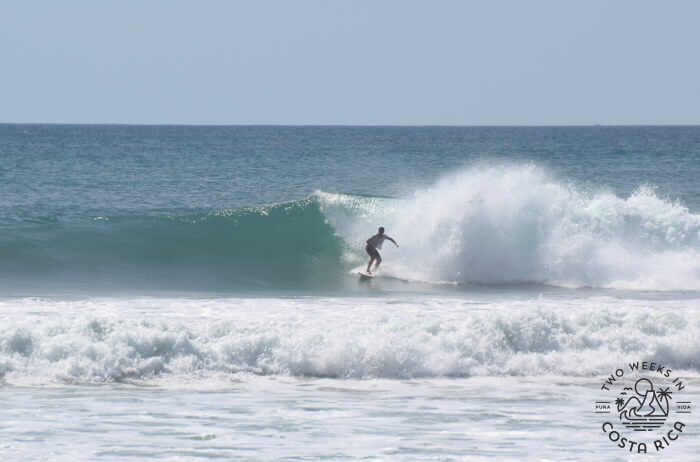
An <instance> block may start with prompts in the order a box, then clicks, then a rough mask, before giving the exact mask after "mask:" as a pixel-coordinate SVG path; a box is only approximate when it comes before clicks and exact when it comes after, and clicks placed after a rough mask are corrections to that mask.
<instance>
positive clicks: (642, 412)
mask: <svg viewBox="0 0 700 462" xmlns="http://www.w3.org/2000/svg"><path fill="white" fill-rule="evenodd" d="M628 392H629V393H630V394H631V393H632V392H634V394H633V395H632V396H629V397H627V396H626V395H627V394H628ZM625 398H626V399H625ZM669 398H671V399H673V398H672V397H671V391H669V389H668V388H660V389H654V384H653V383H651V380H649V379H645V378H642V379H639V380H637V381H636V382H635V384H634V388H630V387H625V388H624V389H623V390H622V392H621V393H620V397H618V398H617V399H616V400H615V404H617V410H618V412H619V413H620V420H621V421H622V424H623V425H624V426H625V427H627V428H631V429H633V430H635V431H651V430H653V429H655V428H659V427H661V426H662V425H663V424H664V423H665V422H666V419H667V418H668V409H669V404H668V400H669Z"/></svg>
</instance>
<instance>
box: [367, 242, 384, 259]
mask: <svg viewBox="0 0 700 462" xmlns="http://www.w3.org/2000/svg"><path fill="white" fill-rule="evenodd" d="M365 250H366V251H367V253H368V254H369V256H370V257H372V258H378V259H380V260H381V259H382V257H381V255H379V251H378V250H377V249H376V248H375V247H372V246H371V245H369V244H367V247H365Z"/></svg>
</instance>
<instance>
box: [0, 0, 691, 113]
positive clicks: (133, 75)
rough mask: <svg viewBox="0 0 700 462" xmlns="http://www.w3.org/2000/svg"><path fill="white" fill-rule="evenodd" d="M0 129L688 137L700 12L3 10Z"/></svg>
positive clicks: (660, 8)
mask: <svg viewBox="0 0 700 462" xmlns="http://www.w3.org/2000/svg"><path fill="white" fill-rule="evenodd" d="M0 122H52V123H133V124H138V123H147V124H153V123H166V124H351V125H388V124H397V125H414V124H415V125H443V124H444V125H587V124H700V1H693V0H690V1H667V2H661V1H646V0H636V1H634V0H633V1H630V0H621V1H609V0H608V1H599V0H589V1H563V0H551V1H541V0H533V1H516V0H491V1H486V0H484V1H480V2H475V1H462V2H457V1H454V2H453V1H434V2H432V1H431V2H429V1H425V2H411V1H346V2H334V1H297V2H295V1H240V2H235V1H230V2H228V1H199V2H195V1H190V2H183V1H147V2H136V1H120V2H110V3H107V2H94V1H72V0H69V1H62V2H49V1H22V2H20V1H17V2H9V1H7V2H3V3H1V4H0Z"/></svg>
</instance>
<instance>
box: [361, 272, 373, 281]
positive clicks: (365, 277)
mask: <svg viewBox="0 0 700 462" xmlns="http://www.w3.org/2000/svg"><path fill="white" fill-rule="evenodd" d="M357 274H359V275H360V279H372V278H373V277H374V274H369V273H365V272H364V271H360V272H358V273H357Z"/></svg>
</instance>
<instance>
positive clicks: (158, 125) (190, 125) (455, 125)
mask: <svg viewBox="0 0 700 462" xmlns="http://www.w3.org/2000/svg"><path fill="white" fill-rule="evenodd" d="M0 125H62V126H66V125H78V126H132V127H144V126H145V127H377V128H379V127H387V128H400V127H405V128H412V127H414V128H422V127H426V128H428V127H449V128H489V127H491V128H496V127H500V128H547V127H551V128H557V127H560V128H565V127H569V128H575V127H581V128H584V127H699V126H700V123H668V124H664V123H639V124H635V123H620V124H542V125H537V124H502V125H501V124H343V123H339V124H334V123H306V124H305V123H167V122H166V123H160V122H153V123H130V122H0Z"/></svg>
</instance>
